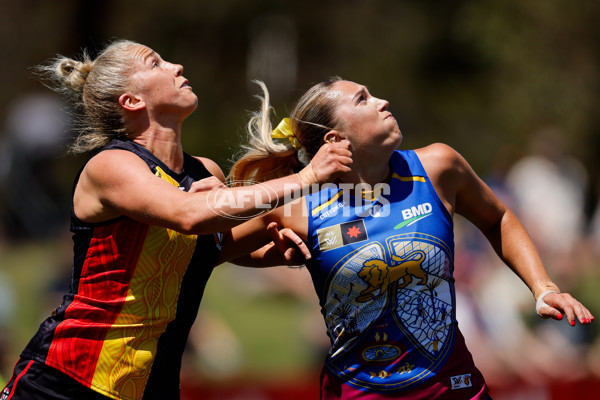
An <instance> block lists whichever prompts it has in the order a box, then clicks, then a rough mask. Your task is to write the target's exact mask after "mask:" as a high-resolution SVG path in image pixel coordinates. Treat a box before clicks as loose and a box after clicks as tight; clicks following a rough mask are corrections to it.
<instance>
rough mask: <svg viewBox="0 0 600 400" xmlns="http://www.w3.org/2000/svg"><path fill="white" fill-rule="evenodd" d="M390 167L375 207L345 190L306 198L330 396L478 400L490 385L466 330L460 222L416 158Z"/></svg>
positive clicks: (405, 156)
mask: <svg viewBox="0 0 600 400" xmlns="http://www.w3.org/2000/svg"><path fill="white" fill-rule="evenodd" d="M390 163H391V167H392V172H393V174H392V179H391V182H390V184H389V185H388V186H384V187H383V193H382V194H381V195H380V196H379V197H377V198H376V199H375V200H374V201H365V200H363V199H362V198H360V197H355V196H353V195H350V193H349V191H348V190H344V187H343V185H339V186H330V187H328V188H324V189H323V190H321V191H320V192H318V193H314V194H311V195H308V196H307V197H306V201H307V208H308V212H309V218H308V219H309V232H308V238H309V246H310V247H311V251H312V254H313V258H312V260H311V262H310V263H309V264H308V265H307V267H308V269H309V271H310V273H311V275H312V279H313V282H314V285H315V289H316V291H317V294H318V296H319V300H320V304H321V307H322V313H323V316H324V318H325V323H326V326H327V333H328V335H329V337H330V339H331V344H332V345H331V350H330V353H329V356H328V358H327V361H326V364H325V369H324V377H325V378H324V382H322V396H323V398H325V399H327V398H343V397H344V396H340V394H339V393H340V391H346V392H348V391H349V390H350V391H353V392H354V391H357V390H358V391H361V392H363V395H364V396H362V395H361V396H359V397H361V398H362V397H365V396H366V397H365V398H378V397H377V393H380V394H382V395H384V396H385V395H388V396H389V395H390V394H397V393H398V392H402V393H405V394H407V395H409V397H408V398H413V397H412V396H411V395H410V394H409V393H411V392H415V390H414V389H415V388H418V389H419V390H418V392H419V393H420V395H419V396H415V397H414V398H420V396H421V395H423V394H425V393H424V391H425V392H427V393H428V395H440V394H442V393H445V392H447V393H456V395H458V393H459V392H460V396H462V397H460V398H476V396H477V394H478V393H479V394H481V393H482V392H483V390H484V389H485V383H483V378H482V377H481V375H480V374H479V372H478V371H477V370H476V368H475V367H474V365H473V362H472V358H471V355H470V354H469V352H468V350H467V349H466V347H465V345H464V341H463V339H462V336H461V335H460V332H459V331H458V328H457V322H456V316H455V293H454V279H453V277H452V275H453V268H454V266H453V260H454V235H453V222H452V217H451V216H450V214H449V213H448V211H447V209H446V208H445V207H444V205H443V204H442V202H441V200H440V198H439V197H438V195H437V194H436V192H435V190H434V188H433V186H432V184H431V182H430V181H429V179H428V177H427V174H426V173H425V170H424V169H423V167H422V165H421V163H420V161H419V159H418V157H417V155H416V153H415V152H413V151H396V152H394V154H393V156H392V158H391V160H390ZM451 359H452V360H453V362H451V363H449V361H450V360H451ZM449 366H452V368H451V369H449ZM436 377H437V378H438V379H433V378H436ZM453 379H454V384H453V383H452V382H453ZM459 381H460V382H459ZM336 382H337V383H338V384H339V385H341V386H340V387H343V389H340V387H337V388H333V387H334V386H335V383H336ZM459 389H460V390H459ZM469 391H470V392H472V395H471V397H466V396H468V395H467V393H465V392H469ZM334 392H336V393H337V394H333V393H334ZM369 393H370V394H369ZM358 394H359V392H356V393H355V394H354V395H352V396H357V395H358ZM346 398H348V397H346ZM352 398H354V397H352Z"/></svg>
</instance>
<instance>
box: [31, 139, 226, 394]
mask: <svg viewBox="0 0 600 400" xmlns="http://www.w3.org/2000/svg"><path fill="white" fill-rule="evenodd" d="M110 149H124V150H129V151H132V152H134V153H135V154H137V155H138V156H139V157H141V158H142V159H143V160H144V161H146V163H147V164H148V166H149V168H150V169H151V170H152V172H153V173H154V174H155V175H156V176H157V178H159V179H164V180H165V181H167V182H169V183H171V184H173V185H175V186H177V187H179V188H180V189H181V190H189V187H190V185H191V184H192V182H194V181H197V180H199V179H202V178H205V177H208V176H210V173H209V172H208V171H207V170H206V169H205V168H204V166H203V165H202V163H200V162H199V161H197V160H196V159H195V158H193V157H191V156H189V155H187V154H186V155H185V165H184V169H183V171H182V172H181V173H175V172H173V171H171V170H170V169H169V168H168V167H167V166H166V165H164V164H163V163H162V162H161V161H160V160H158V159H157V158H156V157H155V156H154V155H153V154H152V153H150V152H149V151H147V150H146V149H145V148H143V147H141V146H139V145H137V144H135V143H133V142H131V141H121V140H114V141H113V142H111V143H110V144H109V145H108V146H107V147H105V148H104V149H103V151H108V150H110ZM157 201H160V199H157ZM168 206H169V205H168V204H165V207H168ZM71 230H72V232H73V233H74V235H73V240H74V264H73V274H72V281H71V290H70V292H69V293H68V294H67V295H65V296H64V300H63V303H62V304H61V306H60V307H59V308H58V309H57V310H55V312H53V315H52V316H50V317H49V318H47V319H46V320H45V321H44V322H43V323H42V324H41V326H40V329H39V330H38V332H37V333H36V335H35V336H34V337H33V339H32V340H31V341H30V343H29V344H28V346H27V347H26V348H25V350H24V351H23V353H22V358H28V359H33V360H36V361H40V362H43V363H45V364H47V365H49V366H51V367H53V368H56V369H57V370H59V371H62V372H63V373H65V374H67V375H69V376H71V377H73V378H74V379H76V380H77V381H79V382H81V383H82V384H83V385H85V386H88V387H90V388H91V389H93V390H95V391H97V392H99V393H102V394H103V395H105V396H109V397H111V398H113V399H143V398H144V393H152V395H153V396H155V397H158V398H165V399H168V398H179V397H178V396H179V394H178V393H179V373H180V369H181V357H182V354H183V351H184V347H185V344H186V341H187V337H188V333H189V330H190V328H191V326H192V324H193V322H194V320H195V318H196V315H197V312H198V307H199V305H200V300H201V298H202V294H203V292H204V287H205V285H206V282H207V280H208V278H209V276H210V274H211V272H212V269H213V268H214V266H215V265H216V262H217V259H218V257H219V252H220V235H218V234H217V235H201V236H197V235H185V234H182V233H179V232H176V231H173V230H171V229H166V228H163V227H159V226H153V225H148V224H145V223H141V222H138V221H135V220H133V219H130V218H127V217H120V218H117V219H114V220H111V221H107V222H104V223H100V224H87V223H84V222H82V221H80V220H79V219H77V217H76V216H75V215H74V213H73V212H72V217H71ZM161 396H162V397H161Z"/></svg>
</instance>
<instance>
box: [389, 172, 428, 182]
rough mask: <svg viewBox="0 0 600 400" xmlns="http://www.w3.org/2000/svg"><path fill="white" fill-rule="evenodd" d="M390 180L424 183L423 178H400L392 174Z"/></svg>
mask: <svg viewBox="0 0 600 400" xmlns="http://www.w3.org/2000/svg"><path fill="white" fill-rule="evenodd" d="M392 179H398V180H400V181H402V182H415V181H416V182H425V177H424V176H400V175H398V174H397V173H395V172H394V174H393V175H392Z"/></svg>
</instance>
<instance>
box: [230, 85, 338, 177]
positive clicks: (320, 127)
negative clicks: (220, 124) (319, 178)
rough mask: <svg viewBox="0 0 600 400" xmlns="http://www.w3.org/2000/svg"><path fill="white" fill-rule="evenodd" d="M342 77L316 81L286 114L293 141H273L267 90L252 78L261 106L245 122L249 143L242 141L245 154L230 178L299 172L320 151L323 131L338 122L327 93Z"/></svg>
mask: <svg viewBox="0 0 600 400" xmlns="http://www.w3.org/2000/svg"><path fill="white" fill-rule="evenodd" d="M340 80H341V78H339V77H333V78H330V79H329V80H327V81H324V82H321V83H318V84H316V85H314V86H312V87H311V88H310V89H308V90H307V91H306V93H305V94H304V95H303V96H302V97H301V98H300V99H299V100H298V102H297V103H296V105H295V106H294V108H293V109H292V112H291V114H290V117H289V124H290V128H291V135H293V136H294V140H293V141H292V142H293V143H294V144H295V145H296V146H297V147H298V149H296V148H294V146H293V145H292V143H291V142H290V141H288V140H282V142H281V143H279V141H278V142H274V141H273V138H272V136H271V132H272V126H271V121H270V119H269V116H270V112H271V109H272V107H271V106H270V105H269V92H268V91H267V88H266V86H265V84H264V83H262V82H259V81H255V82H256V83H258V85H259V86H260V87H261V88H262V90H263V93H264V97H260V96H259V98H260V99H261V110H260V111H259V112H256V113H254V114H253V115H252V117H251V118H250V121H249V122H248V134H249V138H248V144H246V145H242V148H243V149H245V151H246V152H245V154H244V155H243V156H242V157H241V158H240V159H239V160H238V161H237V162H236V163H235V164H234V165H233V167H232V169H231V172H230V173H229V176H228V178H229V179H230V181H234V182H235V181H254V182H261V181H265V180H269V179H274V178H278V177H281V176H286V175H290V174H292V173H295V172H298V171H299V170H300V169H302V168H303V167H304V166H305V165H306V164H308V163H309V162H310V160H311V159H312V157H314V155H315V154H317V152H318V151H319V149H320V148H321V146H322V145H323V143H324V141H323V138H324V136H325V134H326V133H327V132H328V131H330V130H331V129H334V128H335V127H336V126H338V122H339V121H338V118H337V115H336V112H335V111H336V108H337V100H336V96H329V95H328V94H329V92H330V90H332V87H333V85H334V84H335V83H336V82H338V81H340Z"/></svg>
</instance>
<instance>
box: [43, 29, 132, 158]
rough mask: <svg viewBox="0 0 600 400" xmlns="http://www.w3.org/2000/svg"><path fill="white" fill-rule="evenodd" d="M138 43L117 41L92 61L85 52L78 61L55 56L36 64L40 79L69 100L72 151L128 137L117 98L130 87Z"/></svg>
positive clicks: (77, 151) (92, 147)
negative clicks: (74, 134)
mask: <svg viewBox="0 0 600 400" xmlns="http://www.w3.org/2000/svg"><path fill="white" fill-rule="evenodd" d="M139 46H141V45H140V44H138V43H135V42H132V41H128V40H117V41H115V42H113V43H111V44H110V45H108V46H107V47H106V48H105V49H104V50H103V51H102V52H101V53H100V54H99V55H98V56H97V57H96V58H95V59H94V60H92V59H91V58H90V57H89V55H88V54H87V53H86V52H85V51H84V52H83V55H82V58H81V61H78V60H74V59H71V58H68V57H64V56H57V57H56V58H54V59H53V60H51V62H50V63H49V64H48V65H41V66H38V67H36V71H37V73H38V74H39V75H40V78H41V79H42V81H43V82H44V83H46V85H47V86H48V87H50V88H51V89H53V90H55V91H57V92H59V93H61V94H62V95H64V96H65V97H66V98H67V100H70V102H71V105H72V107H73V113H72V119H73V124H74V125H75V126H76V128H77V129H78V131H79V134H78V136H77V138H76V139H75V141H74V143H72V144H71V146H70V151H71V152H73V153H84V152H88V151H92V150H95V149H98V148H100V147H102V146H104V145H106V144H107V143H109V142H110V141H111V140H112V139H113V138H116V137H126V136H127V131H126V127H125V119H124V115H123V111H122V109H121V107H120V105H119V101H118V99H119V96H120V95H121V94H122V93H125V92H126V91H127V89H128V87H129V84H130V76H131V74H132V72H133V63H132V57H133V56H132V54H133V53H132V50H133V49H134V48H136V47H139Z"/></svg>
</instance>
